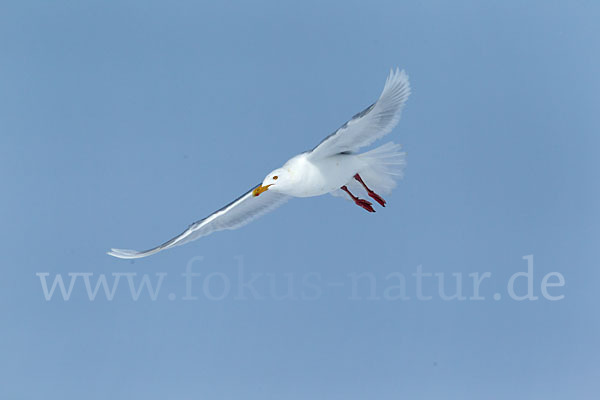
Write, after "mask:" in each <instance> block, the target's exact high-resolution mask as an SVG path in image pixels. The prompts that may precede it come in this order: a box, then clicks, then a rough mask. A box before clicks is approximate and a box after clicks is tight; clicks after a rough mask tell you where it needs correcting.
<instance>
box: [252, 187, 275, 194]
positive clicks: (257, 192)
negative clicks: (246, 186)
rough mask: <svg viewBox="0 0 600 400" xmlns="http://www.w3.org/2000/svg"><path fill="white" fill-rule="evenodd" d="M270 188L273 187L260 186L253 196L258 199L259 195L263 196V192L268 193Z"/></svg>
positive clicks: (253, 192)
mask: <svg viewBox="0 0 600 400" xmlns="http://www.w3.org/2000/svg"><path fill="white" fill-rule="evenodd" d="M269 186H271V185H267V186H263V185H260V186H259V187H257V188H256V189H254V190H253V191H252V194H253V195H254V197H256V196H258V195H259V194H261V193H262V192H266V191H267V189H269Z"/></svg>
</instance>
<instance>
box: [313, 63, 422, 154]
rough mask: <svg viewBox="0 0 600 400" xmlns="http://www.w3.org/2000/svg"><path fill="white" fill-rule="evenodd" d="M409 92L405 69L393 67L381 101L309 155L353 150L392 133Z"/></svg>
mask: <svg viewBox="0 0 600 400" xmlns="http://www.w3.org/2000/svg"><path fill="white" fill-rule="evenodd" d="M409 94H410V84H409V82H408V75H407V74H406V72H404V71H400V70H399V69H396V70H395V71H394V70H392V71H391V72H390V75H389V76H388V78H387V81H386V82H385V86H384V88H383V92H382V93H381V96H379V100H377V102H375V103H373V104H371V105H370V106H369V107H367V108H366V109H364V110H363V111H361V112H359V113H358V114H356V115H355V116H354V117H352V119H351V120H350V121H348V122H346V123H345V124H344V125H342V126H341V127H340V128H339V129H338V130H337V131H335V132H334V133H332V134H331V135H329V136H327V137H326V138H325V139H323V141H322V142H321V143H319V144H318V145H317V147H315V148H314V149H312V151H311V152H310V153H309V157H310V158H312V159H318V158H324V157H328V156H332V155H334V154H339V153H343V152H346V151H354V150H357V149H359V148H361V147H364V146H368V145H370V144H371V143H373V142H374V141H375V140H377V139H379V138H381V137H383V136H385V135H386V134H388V133H390V132H391V131H392V129H394V127H395V126H396V124H397V123H398V121H399V120H400V112H401V111H402V107H403V106H404V103H405V102H406V99H408V95H409Z"/></svg>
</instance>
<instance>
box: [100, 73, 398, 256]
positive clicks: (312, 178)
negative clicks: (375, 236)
mask: <svg viewBox="0 0 600 400" xmlns="http://www.w3.org/2000/svg"><path fill="white" fill-rule="evenodd" d="M409 94H410V85H409V82H408V75H407V74H406V73H405V72H404V71H399V70H398V69H396V70H395V71H394V70H392V71H391V72H390V75H389V76H388V78H387V80H386V82H385V86H384V88H383V92H382V93H381V95H380V96H379V99H378V100H377V101H376V102H375V103H373V104H371V105H370V106H369V107H367V108H366V109H364V110H363V111H361V112H360V113H358V114H356V115H355V116H354V117H352V119H351V120H350V121H348V122H346V123H345V124H344V125H342V126H341V127H340V128H339V129H338V130H337V131H335V132H334V133H332V134H331V135H329V136H328V137H326V138H325V139H324V140H323V141H322V142H321V143H319V144H318V145H317V146H316V147H315V148H314V149H312V150H311V151H307V152H304V153H302V154H299V155H297V156H295V157H293V158H291V159H290V160H288V161H287V162H286V163H285V164H284V165H283V166H282V167H281V168H277V169H276V170H274V171H272V172H270V173H269V174H268V175H267V176H266V177H265V179H264V180H263V182H262V183H261V184H259V185H257V186H255V187H254V188H252V189H250V190H249V191H248V192H246V193H245V194H243V195H242V196H240V197H239V198H238V199H237V200H234V201H233V202H231V203H229V204H228V205H226V206H225V207H223V208H221V209H220V210H218V211H216V212H214V213H212V214H210V215H209V216H208V217H206V218H204V219H202V220H200V221H197V222H194V223H193V224H191V225H190V226H189V227H188V229H186V230H185V231H184V232H183V233H181V234H180V235H178V236H176V237H174V238H173V239H171V240H169V241H168V242H165V243H163V244H161V245H160V246H157V247H154V248H152V249H150V250H146V251H135V250H123V249H111V250H110V251H109V252H108V253H107V254H109V255H111V256H114V257H118V258H127V259H129V258H141V257H146V256H149V255H152V254H154V253H158V252H159V251H162V250H165V249H169V248H171V247H175V246H179V245H182V244H185V243H188V242H191V241H192V240H196V239H198V238H200V237H202V236H206V235H209V234H211V233H213V232H217V231H220V230H224V229H237V228H239V227H241V226H243V225H245V224H247V223H249V222H250V221H252V220H254V219H256V218H258V217H260V216H261V215H263V214H265V213H267V212H269V211H271V210H273V209H275V208H276V207H278V206H280V205H282V204H283V203H285V202H286V201H287V200H288V199H289V198H290V197H311V196H320V195H322V194H326V193H331V194H333V195H346V194H347V195H348V196H349V198H350V199H351V200H353V201H354V202H355V203H356V204H357V205H359V206H360V207H362V208H364V209H365V210H367V211H369V212H375V210H374V209H373V207H372V203H371V202H369V201H367V200H365V199H361V198H358V197H357V196H355V195H354V194H353V193H352V192H355V193H356V191H357V190H361V189H364V190H365V191H366V192H367V194H368V195H369V196H370V197H371V198H372V199H374V200H375V201H376V202H377V203H379V204H380V205H381V206H383V207H385V204H386V202H385V200H383V199H382V198H381V196H379V195H378V194H377V193H375V191H377V192H379V193H384V194H385V193H388V192H390V191H391V189H393V188H394V186H395V184H396V179H398V178H400V177H401V176H402V169H403V167H404V165H405V161H404V155H405V153H402V152H400V145H397V144H394V143H392V142H389V143H386V144H384V145H382V146H380V147H378V148H375V149H373V150H371V151H368V152H366V153H361V154H358V153H356V150H358V149H359V148H361V147H364V146H368V145H370V144H371V143H373V142H374V141H375V140H377V139H379V138H381V137H383V136H384V135H386V134H388V133H389V132H390V131H391V130H392V129H393V128H394V127H395V126H396V124H397V123H398V121H399V119H400V113H401V111H402V108H403V106H404V103H405V102H406V99H407V98H408V96H409ZM367 184H368V185H369V186H367Z"/></svg>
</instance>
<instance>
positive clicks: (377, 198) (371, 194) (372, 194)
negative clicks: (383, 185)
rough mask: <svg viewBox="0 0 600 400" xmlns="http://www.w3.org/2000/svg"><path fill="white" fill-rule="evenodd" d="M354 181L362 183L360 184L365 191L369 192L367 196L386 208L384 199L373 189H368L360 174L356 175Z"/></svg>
mask: <svg viewBox="0 0 600 400" xmlns="http://www.w3.org/2000/svg"><path fill="white" fill-rule="evenodd" d="M354 179H356V180H357V181H359V182H360V184H361V185H362V186H363V187H364V188H365V190H366V191H367V194H368V195H369V197H371V198H372V199H373V200H375V201H376V202H378V203H379V204H380V205H381V207H385V203H387V202H386V201H385V200H384V199H383V197H381V196H380V195H378V194H377V193H375V192H374V191H372V190H371V189H369V188H368V187H367V185H366V184H365V183H364V182H363V180H362V178H361V177H360V175H359V174H356V175H354Z"/></svg>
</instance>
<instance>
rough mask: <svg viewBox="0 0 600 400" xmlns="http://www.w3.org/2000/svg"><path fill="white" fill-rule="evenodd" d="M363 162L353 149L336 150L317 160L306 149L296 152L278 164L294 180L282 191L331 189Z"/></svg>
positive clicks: (314, 193)
mask: <svg viewBox="0 0 600 400" xmlns="http://www.w3.org/2000/svg"><path fill="white" fill-rule="evenodd" d="M365 165H366V163H365V161H364V160H362V159H361V158H360V155H358V154H352V153H341V154H335V155H332V156H329V157H326V158H322V159H317V160H311V159H310V157H309V153H302V154H298V155H297V156H295V157H293V158H291V159H290V160H289V161H287V162H286V163H285V164H284V165H283V167H281V168H282V169H284V170H286V171H287V172H288V174H289V176H290V178H291V180H292V181H293V185H290V187H289V189H287V188H286V190H285V194H287V195H289V196H293V197H314V196H320V195H323V194H327V193H330V192H333V191H334V190H337V189H339V188H340V187H341V186H344V185H345V184H347V183H348V182H349V181H350V180H351V179H352V177H353V176H354V175H355V174H357V173H359V172H360V171H361V170H362V169H363V168H364V167H365Z"/></svg>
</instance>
